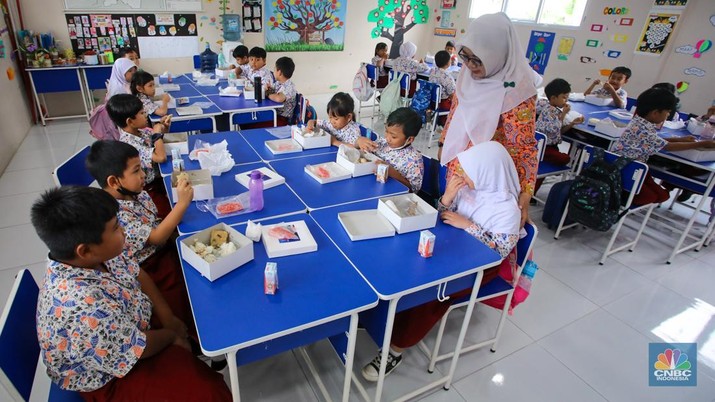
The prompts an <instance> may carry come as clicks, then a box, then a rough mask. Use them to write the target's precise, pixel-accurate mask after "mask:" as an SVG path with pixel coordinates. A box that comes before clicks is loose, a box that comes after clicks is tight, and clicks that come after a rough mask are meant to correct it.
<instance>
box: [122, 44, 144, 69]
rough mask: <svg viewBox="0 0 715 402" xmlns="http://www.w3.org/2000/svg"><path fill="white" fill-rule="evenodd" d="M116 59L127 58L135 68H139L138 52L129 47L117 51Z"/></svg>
mask: <svg viewBox="0 0 715 402" xmlns="http://www.w3.org/2000/svg"><path fill="white" fill-rule="evenodd" d="M117 58H118V59H121V58H127V59H129V60H131V61H132V62H133V63H134V64H135V65H136V66H137V67H139V52H137V50H136V49H134V48H133V47H131V46H127V47H123V48H121V49H119V52H118V53H117Z"/></svg>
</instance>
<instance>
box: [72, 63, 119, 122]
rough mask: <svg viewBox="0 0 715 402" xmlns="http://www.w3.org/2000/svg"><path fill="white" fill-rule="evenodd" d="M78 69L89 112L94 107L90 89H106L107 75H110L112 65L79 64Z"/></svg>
mask: <svg viewBox="0 0 715 402" xmlns="http://www.w3.org/2000/svg"><path fill="white" fill-rule="evenodd" d="M80 71H81V72H82V77H83V79H84V85H85V90H86V91H87V103H88V105H89V111H90V112H91V111H92V109H94V107H95V104H94V96H93V95H92V91H96V90H99V89H107V81H109V77H110V76H111V75H112V66H111V65H104V66H81V67H80ZM88 115H89V113H88Z"/></svg>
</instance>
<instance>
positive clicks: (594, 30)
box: [591, 24, 603, 32]
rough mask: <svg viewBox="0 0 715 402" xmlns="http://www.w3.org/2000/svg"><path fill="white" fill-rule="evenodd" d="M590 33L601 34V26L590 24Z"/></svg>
mask: <svg viewBox="0 0 715 402" xmlns="http://www.w3.org/2000/svg"><path fill="white" fill-rule="evenodd" d="M591 31H593V32H601V31H603V25H601V24H591Z"/></svg>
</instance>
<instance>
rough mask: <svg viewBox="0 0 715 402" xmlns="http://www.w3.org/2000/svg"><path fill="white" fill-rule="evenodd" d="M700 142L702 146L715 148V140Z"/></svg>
mask: <svg viewBox="0 0 715 402" xmlns="http://www.w3.org/2000/svg"><path fill="white" fill-rule="evenodd" d="M699 144H700V147H701V148H706V149H710V148H715V141H700V143H699Z"/></svg>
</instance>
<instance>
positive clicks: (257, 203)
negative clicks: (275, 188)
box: [248, 170, 263, 211]
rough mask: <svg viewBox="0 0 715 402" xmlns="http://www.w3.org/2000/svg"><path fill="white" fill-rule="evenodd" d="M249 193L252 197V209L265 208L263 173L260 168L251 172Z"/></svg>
mask: <svg viewBox="0 0 715 402" xmlns="http://www.w3.org/2000/svg"><path fill="white" fill-rule="evenodd" d="M248 193H249V196H250V199H251V209H252V210H254V211H260V210H262V209H263V173H261V172H260V171H258V170H254V171H252V172H251V180H250V181H249V182H248Z"/></svg>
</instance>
